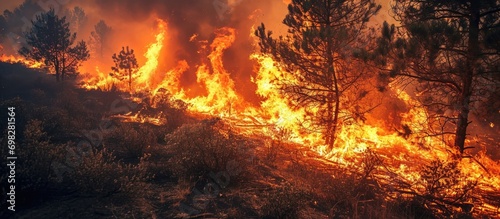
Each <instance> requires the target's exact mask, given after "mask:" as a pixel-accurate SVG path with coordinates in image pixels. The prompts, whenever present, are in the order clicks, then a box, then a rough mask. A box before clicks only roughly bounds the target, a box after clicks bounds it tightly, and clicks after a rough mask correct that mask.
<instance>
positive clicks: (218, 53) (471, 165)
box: [83, 20, 500, 211]
mask: <svg viewBox="0 0 500 219" xmlns="http://www.w3.org/2000/svg"><path fill="white" fill-rule="evenodd" d="M166 34H167V25H166V22H164V21H162V20H159V21H158V33H157V34H156V37H155V39H156V42H154V43H152V44H151V45H150V46H149V48H148V50H147V52H146V53H145V54H144V56H145V57H146V62H145V64H143V65H142V66H140V68H139V70H138V72H139V75H140V76H139V78H137V80H136V81H135V82H134V83H135V84H136V86H137V88H139V89H138V90H140V91H141V92H147V93H149V94H150V95H151V97H150V99H152V100H154V99H155V98H160V97H159V96H158V94H159V93H160V91H168V94H169V95H170V98H174V99H179V100H182V101H184V102H185V103H187V105H188V110H189V111H190V112H192V113H202V114H209V115H213V116H219V117H221V118H223V119H225V120H226V121H227V122H228V123H231V124H233V125H234V127H235V128H237V129H239V130H241V132H242V133H248V134H254V135H256V134H263V135H268V136H270V137H271V138H274V137H275V136H274V134H273V133H275V129H281V130H287V131H288V136H287V140H289V141H292V142H296V143H299V144H302V145H304V146H309V147H310V148H311V149H312V150H316V151H317V152H318V153H319V154H321V155H323V156H324V157H325V158H328V159H330V160H332V161H335V162H337V163H340V164H342V165H352V164H356V163H359V159H361V153H363V152H364V151H366V150H370V151H373V152H374V153H376V154H377V155H378V156H379V157H380V158H381V159H382V160H383V161H384V164H385V166H384V168H385V170H382V169H381V171H390V172H391V173H393V174H397V175H398V176H399V178H400V179H404V180H406V181H407V182H414V181H416V180H418V179H419V178H421V176H420V175H419V171H420V169H421V168H422V166H424V165H428V164H430V163H431V162H432V161H434V160H450V159H452V158H453V156H456V152H455V151H453V150H452V149H450V146H449V145H447V144H446V143H445V142H443V140H442V139H439V138H438V137H431V136H427V137H422V136H417V135H409V136H402V135H401V134H399V133H397V132H395V130H390V129H389V128H387V127H383V126H372V125H368V124H363V123H362V122H361V123H352V124H343V125H342V126H341V127H340V129H339V134H338V137H337V140H336V145H335V147H334V148H333V150H327V149H326V145H323V141H322V139H323V138H322V134H321V133H318V132H314V131H310V130H306V129H304V127H303V123H302V122H303V121H305V120H306V119H305V118H306V112H305V111H304V109H303V108H301V107H296V106H294V104H293V103H292V102H291V101H290V100H289V99H288V98H286V96H285V95H284V94H283V93H282V92H281V91H280V89H279V88H278V87H277V86H276V84H275V81H276V80H293V78H291V77H290V75H289V74H287V72H285V71H283V70H282V69H281V68H280V65H279V63H277V62H275V61H274V60H273V59H272V58H271V57H269V56H266V55H263V54H256V53H255V54H252V55H251V56H250V59H251V60H254V61H255V62H256V67H255V72H254V73H255V77H252V78H251V81H252V82H253V83H255V84H256V87H257V89H256V91H255V92H256V94H257V95H258V96H260V97H261V98H262V101H261V103H260V105H258V106H254V105H252V104H250V103H248V102H247V101H245V100H244V98H243V97H242V96H241V95H240V94H238V93H237V92H236V90H235V82H234V81H233V80H232V79H231V74H230V72H228V71H227V70H226V69H225V67H224V63H223V54H224V51H225V50H226V49H227V48H229V47H230V46H231V45H232V44H233V43H234V41H235V38H236V31H235V29H232V28H228V27H225V28H220V29H218V30H216V32H215V35H216V36H215V39H214V40H213V41H212V42H211V44H210V46H209V47H206V48H208V49H209V50H210V53H209V55H208V57H207V58H208V63H203V62H202V63H200V64H199V65H198V66H196V78H197V83H198V84H197V86H199V87H201V88H202V90H204V91H205V93H204V94H203V95H197V96H196V95H195V96H194V97H189V96H190V95H188V94H187V93H188V92H189V89H186V88H183V87H182V86H181V83H180V78H181V76H182V74H183V73H185V72H186V71H187V70H188V69H189V68H191V66H189V65H188V63H187V62H186V61H185V60H179V61H178V64H177V66H176V67H174V68H173V69H171V70H168V71H165V70H158V69H157V68H158V64H159V60H158V57H159V54H160V52H161V50H162V48H163V43H164V41H165V36H166ZM196 40H197V35H193V37H191V39H190V42H194V41H196ZM96 72H97V74H93V76H92V77H90V78H85V79H84V81H85V83H84V85H83V87H85V88H87V89H96V88H98V87H103V86H106V85H107V84H110V83H116V82H115V81H113V80H112V79H110V78H109V76H107V75H106V74H104V73H102V72H100V71H99V69H98V68H96ZM119 88H121V87H119ZM121 89H122V90H123V91H126V89H125V87H123V88H121ZM390 89H392V90H393V91H394V92H395V93H396V94H397V98H399V99H401V100H402V101H404V102H405V103H406V104H407V105H408V106H411V108H410V110H409V111H408V112H407V113H404V114H400V115H399V116H400V117H401V118H402V124H403V123H404V124H407V125H408V129H409V130H411V132H412V133H420V132H422V131H424V130H425V129H426V124H427V123H428V120H429V118H428V115H427V111H426V109H425V108H423V107H419V106H418V104H417V102H416V101H415V100H413V99H412V97H411V96H410V95H408V94H407V93H406V92H405V91H403V90H400V89H398V87H397V86H395V85H391V87H390ZM153 106H154V105H153ZM311 111H312V112H314V109H311ZM348 113H349V112H346V114H348ZM123 118H124V119H125V120H126V121H136V122H149V123H153V124H157V125H161V124H164V123H165V122H167V121H166V120H162V119H161V118H162V117H161V116H157V117H152V118H145V117H141V116H139V115H138V114H136V115H132V116H130V115H129V116H123ZM167 119H168V118H167ZM493 126H494V125H493V123H491V127H493ZM471 157H472V158H470V159H462V160H461V161H460V163H459V164H458V165H459V167H460V169H461V170H462V172H463V173H464V174H465V175H467V176H468V177H470V179H471V180H479V182H480V183H479V187H480V188H481V189H482V190H483V191H495V190H496V191H500V165H499V164H498V162H495V161H493V160H491V159H490V158H489V157H488V156H486V155H485V154H484V153H480V154H478V155H476V156H471ZM380 168H382V167H380ZM387 181H390V179H387ZM478 208H482V209H488V210H490V211H495V209H494V208H496V207H494V206H488V204H487V203H486V202H485V204H484V205H483V206H478Z"/></svg>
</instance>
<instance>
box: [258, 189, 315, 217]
mask: <svg viewBox="0 0 500 219" xmlns="http://www.w3.org/2000/svg"><path fill="white" fill-rule="evenodd" d="M308 196H309V194H308V193H307V192H305V191H304V190H301V189H299V188H297V187H296V186H294V185H292V184H289V183H286V184H284V185H282V186H280V187H278V188H277V189H276V190H274V191H271V192H270V194H268V197H267V199H266V201H265V202H264V205H263V206H262V214H263V218H279V219H283V218H298V217H299V212H300V210H301V208H304V205H305V204H306V201H307V197H308Z"/></svg>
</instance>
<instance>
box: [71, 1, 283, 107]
mask: <svg viewBox="0 0 500 219" xmlns="http://www.w3.org/2000/svg"><path fill="white" fill-rule="evenodd" d="M74 6H79V7H82V8H83V9H84V10H85V12H86V14H87V15H88V23H89V25H88V26H87V27H86V28H84V29H82V33H78V34H79V37H81V38H82V39H84V40H85V39H86V38H88V36H89V33H90V32H91V31H92V28H93V25H95V24H96V23H97V22H98V21H99V20H100V19H102V20H104V21H105V22H106V23H107V24H108V25H109V26H111V27H112V28H113V36H112V39H113V40H111V43H110V44H111V45H109V46H108V47H107V48H109V49H108V50H107V51H106V52H105V57H108V56H109V57H111V55H112V54H113V53H116V52H118V51H119V50H120V48H121V47H122V46H130V47H131V48H133V49H134V50H135V51H136V56H137V59H138V61H139V62H140V63H141V62H144V61H145V60H144V58H143V57H142V54H143V53H144V52H145V50H146V48H147V46H148V45H149V44H150V43H152V42H154V34H155V33H156V31H155V20H156V19H157V18H159V19H162V20H164V21H166V22H167V23H168V27H167V39H166V40H165V45H164V48H163V52H162V54H161V56H160V57H159V58H160V60H159V61H160V66H159V70H160V71H164V72H166V71H168V70H169V69H172V68H174V67H175V65H176V64H177V62H178V61H180V60H186V61H187V63H188V65H189V66H191V68H189V70H188V71H187V72H186V73H185V74H183V75H182V77H181V83H182V84H183V85H184V86H189V85H191V84H195V82H196V76H195V71H196V66H197V65H199V64H201V63H202V62H207V57H206V54H208V53H210V51H200V50H201V48H200V47H201V46H202V44H210V43H211V42H212V41H213V39H214V38H215V31H216V30H217V29H218V28H221V27H230V28H234V29H236V41H235V42H234V44H233V45H232V46H231V47H230V48H229V49H228V50H226V52H225V53H224V57H223V58H224V64H225V67H226V69H227V70H228V72H229V73H231V78H232V79H233V80H235V82H236V84H237V85H238V86H237V91H238V92H239V93H240V94H242V95H243V96H244V97H245V99H250V100H257V99H258V98H257V97H256V95H255V92H254V91H255V85H254V84H253V83H251V81H250V77H251V74H252V71H253V66H254V63H253V62H252V61H251V60H249V55H250V54H251V53H253V52H254V51H255V50H256V49H258V48H256V47H255V45H254V39H253V38H252V35H253V32H252V27H253V26H257V25H259V24H260V23H261V22H264V23H266V26H268V27H270V28H273V30H276V31H277V32H278V33H279V32H284V31H283V30H284V28H283V27H280V26H282V25H280V24H281V21H282V20H283V18H284V16H285V14H286V5H285V4H284V3H283V2H282V1H281V0H274V1H268V0H254V1H250V0H185V1H175V0H168V1H164V0H150V1H133V0H125V1H117V0H104V1H98V0H93V1H84V0H79V1H72V2H71V6H70V7H74ZM193 36H196V37H193ZM193 39H194V40H193ZM208 48H209V47H207V49H208ZM110 59H111V58H110ZM111 64H112V63H111V60H105V61H104V65H109V66H110V65H111ZM105 70H106V71H107V70H108V69H105Z"/></svg>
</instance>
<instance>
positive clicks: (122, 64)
mask: <svg viewBox="0 0 500 219" xmlns="http://www.w3.org/2000/svg"><path fill="white" fill-rule="evenodd" d="M113 62H114V63H115V66H113V67H111V70H113V72H114V73H112V74H111V76H113V77H115V78H117V79H118V80H120V81H122V80H124V79H127V78H128V88H129V90H130V91H132V78H133V77H134V76H135V75H134V74H135V73H136V70H137V67H138V65H137V60H136V58H135V54H134V50H133V49H130V50H129V48H128V46H127V47H126V49H125V48H124V47H122V51H120V53H118V55H117V54H116V53H115V54H113Z"/></svg>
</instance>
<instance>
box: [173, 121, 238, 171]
mask: <svg viewBox="0 0 500 219" xmlns="http://www.w3.org/2000/svg"><path fill="white" fill-rule="evenodd" d="M166 139H167V141H168V143H167V144H168V146H169V147H171V148H172V150H173V154H175V156H174V157H172V158H171V159H170V163H171V165H172V167H171V168H172V171H173V173H174V174H175V175H176V176H178V177H180V178H191V179H192V178H196V177H199V176H203V175H204V174H208V173H211V172H214V173H217V172H220V171H226V170H228V168H229V167H231V166H232V165H234V164H236V166H237V168H236V169H238V171H240V172H241V171H242V170H243V169H242V168H245V165H244V163H245V161H244V159H245V158H246V157H247V156H246V154H245V148H244V146H245V142H244V140H243V139H242V138H241V137H239V136H237V135H235V134H234V133H233V132H232V131H231V130H227V129H225V128H223V124H222V122H221V121H220V120H219V119H211V120H205V121H203V122H201V123H197V124H185V125H183V126H181V127H180V128H178V129H177V130H176V131H174V132H173V133H171V134H168V135H167V136H166ZM230 174H231V173H230Z"/></svg>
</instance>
